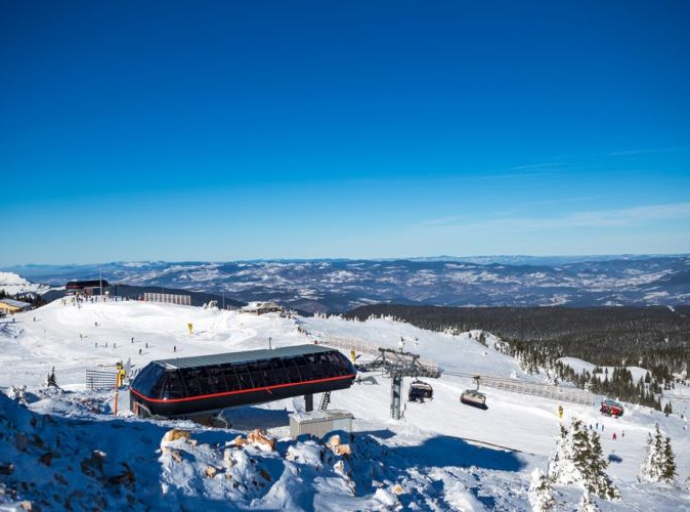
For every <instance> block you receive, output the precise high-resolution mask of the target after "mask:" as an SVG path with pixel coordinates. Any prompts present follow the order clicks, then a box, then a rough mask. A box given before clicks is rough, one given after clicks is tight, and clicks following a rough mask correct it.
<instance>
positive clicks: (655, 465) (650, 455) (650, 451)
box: [638, 425, 675, 482]
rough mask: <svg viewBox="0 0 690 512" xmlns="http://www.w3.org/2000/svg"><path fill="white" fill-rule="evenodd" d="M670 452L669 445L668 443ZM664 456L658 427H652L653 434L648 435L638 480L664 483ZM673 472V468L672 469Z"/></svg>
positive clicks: (662, 442) (662, 440)
mask: <svg viewBox="0 0 690 512" xmlns="http://www.w3.org/2000/svg"><path fill="white" fill-rule="evenodd" d="M669 450H670V443H669ZM665 459H666V457H665V454H664V438H663V436H662V435H661V431H660V430H659V425H654V433H653V434H650V435H649V439H648V441H647V448H646V450H645V457H644V460H643V461H642V465H641V466H640V474H639V477H638V478H639V480H640V481H642V482H662V481H664V467H665V466H666V462H665ZM674 472H675V467H674Z"/></svg>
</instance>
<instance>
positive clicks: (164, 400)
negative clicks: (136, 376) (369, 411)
mask: <svg viewBox="0 0 690 512" xmlns="http://www.w3.org/2000/svg"><path fill="white" fill-rule="evenodd" d="M354 378H355V374H350V375H341V376H339V377H328V378H326V379H316V380H307V381H304V382H293V383H289V384H276V385H275V386H264V387H261V388H251V389H240V390H238V391H226V392H224V393H213V394H211V395H199V396H190V397H186V398H149V397H147V396H145V395H142V394H141V393H139V392H138V391H137V390H136V389H134V388H132V387H130V388H129V389H130V391H131V392H132V393H134V394H135V395H137V396H138V397H139V398H143V399H144V400H147V401H149V402H154V403H163V404H174V403H178V402H191V401H193V400H202V399H204V398H215V397H218V396H229V395H239V394H241V393H253V392H255V391H268V392H269V393H270V392H271V390H272V389H280V388H287V387H290V386H302V385H305V384H319V383H321V382H332V381H334V380H345V379H354Z"/></svg>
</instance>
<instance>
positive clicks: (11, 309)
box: [0, 299, 32, 315]
mask: <svg viewBox="0 0 690 512" xmlns="http://www.w3.org/2000/svg"><path fill="white" fill-rule="evenodd" d="M31 308H32V306H31V304H29V303H28V302H22V301H21V300H14V299H0V313H2V314H5V315H7V314H14V313H19V312H21V311H28V310H30V309H31Z"/></svg>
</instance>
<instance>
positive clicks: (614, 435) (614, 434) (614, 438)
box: [613, 432, 616, 441]
mask: <svg viewBox="0 0 690 512" xmlns="http://www.w3.org/2000/svg"><path fill="white" fill-rule="evenodd" d="M613 440H614V441H615V440H616V433H615V432H614V433H613Z"/></svg>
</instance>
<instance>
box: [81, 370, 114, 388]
mask: <svg viewBox="0 0 690 512" xmlns="http://www.w3.org/2000/svg"><path fill="white" fill-rule="evenodd" d="M116 387H117V372H104V371H98V370H86V389H88V390H90V391H103V390H108V389H115V388H116Z"/></svg>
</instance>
